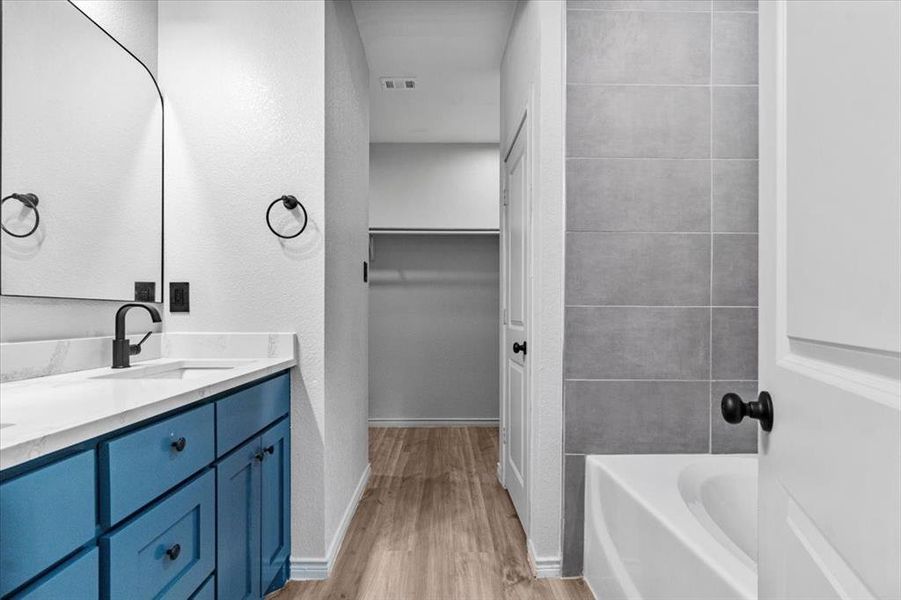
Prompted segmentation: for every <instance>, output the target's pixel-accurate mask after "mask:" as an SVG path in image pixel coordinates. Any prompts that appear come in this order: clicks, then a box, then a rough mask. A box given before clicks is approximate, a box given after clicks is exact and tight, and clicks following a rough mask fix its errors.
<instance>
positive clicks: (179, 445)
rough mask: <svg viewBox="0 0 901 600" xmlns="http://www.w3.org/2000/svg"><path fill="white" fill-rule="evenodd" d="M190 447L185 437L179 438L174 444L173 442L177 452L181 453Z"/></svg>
mask: <svg viewBox="0 0 901 600" xmlns="http://www.w3.org/2000/svg"><path fill="white" fill-rule="evenodd" d="M187 445H188V440H186V439H185V438H183V437H180V438H178V439H177V440H175V441H174V442H172V447H173V448H175V451H176V452H181V451H182V450H184V449H185V446H187Z"/></svg>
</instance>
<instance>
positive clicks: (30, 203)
mask: <svg viewBox="0 0 901 600" xmlns="http://www.w3.org/2000/svg"><path fill="white" fill-rule="evenodd" d="M10 198H12V199H13V200H18V201H19V202H21V203H22V204H24V205H25V206H27V207H28V208H30V209H31V210H33V211H34V227H32V228H31V229H30V230H29V231H28V233H15V232H13V231H10V230H9V229H7V228H6V225H4V224H3V223H2V222H0V228H2V229H3V231H4V232H5V233H8V234H9V235H11V236H13V237H17V238H27V237H28V236H30V235H31V234H32V233H34V232H35V231H37V230H38V225H40V223H41V213H39V212H38V197H37V196H36V195H34V194H10V195H9V196H5V197H4V198H3V200H0V206H3V203H4V202H6V201H7V200H9V199H10Z"/></svg>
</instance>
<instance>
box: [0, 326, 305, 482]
mask: <svg viewBox="0 0 901 600" xmlns="http://www.w3.org/2000/svg"><path fill="white" fill-rule="evenodd" d="M179 335H180V336H181V338H184V337H185V336H187V338H188V339H189V340H191V342H192V343H190V346H191V347H192V349H191V350H189V351H185V352H176V355H175V356H167V357H165V358H158V359H154V360H148V361H142V362H133V363H132V364H133V368H144V367H148V366H152V367H156V366H157V365H168V364H170V363H178V362H181V361H185V360H188V361H190V363H194V364H197V363H203V362H204V361H205V360H210V361H220V362H221V361H226V362H228V361H230V363H231V368H227V369H211V370H210V372H209V373H201V374H199V375H196V376H194V377H193V378H191V379H140V378H138V379H131V378H115V377H109V378H103V377H102V376H104V375H113V374H114V373H115V374H116V375H118V374H119V373H122V372H123V370H114V369H111V368H109V367H104V368H99V369H90V370H84V371H76V372H72V373H65V374H60V375H51V376H48V377H37V378H33V379H23V380H19V381H13V382H9V383H3V384H0V470H2V469H6V468H9V467H13V466H16V465H19V464H21V463H24V462H26V461H29V460H32V459H34V458H38V457H40V456H45V455H47V454H50V453H52V452H55V451H57V450H61V449H63V448H67V447H69V446H72V445H75V444H78V443H81V442H84V441H86V440H89V439H92V438H94V437H97V436H99V435H103V434H106V433H109V432H111V431H115V430H116V429H119V428H122V427H126V426H128V425H133V424H135V423H138V422H140V421H143V420H145V419H149V418H151V417H155V416H158V415H161V414H163V413H166V412H169V411H171V410H173V409H177V408H181V407H183V406H187V405H189V404H191V403H193V402H197V401H198V400H201V399H203V398H207V397H210V396H212V395H215V394H218V393H220V392H224V391H227V390H229V389H232V388H235V387H237V386H240V385H243V384H245V383H249V382H251V381H254V380H256V379H260V378H262V377H266V376H267V375H272V374H274V373H278V372H280V371H284V370H285V369H289V368H291V367H293V366H294V365H296V364H297V360H296V358H295V353H294V348H293V345H294V344H293V341H294V336H293V334H238V335H239V336H241V338H240V343H235V342H233V341H232V340H226V341H223V340H224V338H223V336H221V335H219V336H216V337H214V336H200V335H196V336H195V335H192V334H179ZM251 335H254V336H259V337H263V336H265V335H268V338H267V339H266V340H265V341H264V340H253V339H251V338H250V337H249V336H251ZM273 336H278V339H276V341H275V343H273V341H272V340H273ZM283 336H290V339H284V337H283ZM191 338H193V340H192V339H191ZM173 341H175V340H173ZM177 342H178V343H177V344H176V343H173V344H172V346H173V347H174V348H180V347H181V346H184V339H179V340H177ZM248 342H249V343H248ZM254 342H256V343H254ZM260 342H263V343H268V346H269V347H268V351H266V350H265V346H264V351H263V352H260V353H258V354H257V356H256V357H255V356H248V354H253V352H246V351H241V352H236V351H235V348H237V347H241V348H242V350H243V349H244V348H247V347H248V346H256V347H259V346H260V345H261V344H260ZM165 345H167V344H166V341H165V340H164V346H165ZM273 345H274V346H275V347H277V349H278V351H273V350H272V348H273ZM260 355H262V357H259V356H260ZM267 355H268V356H267Z"/></svg>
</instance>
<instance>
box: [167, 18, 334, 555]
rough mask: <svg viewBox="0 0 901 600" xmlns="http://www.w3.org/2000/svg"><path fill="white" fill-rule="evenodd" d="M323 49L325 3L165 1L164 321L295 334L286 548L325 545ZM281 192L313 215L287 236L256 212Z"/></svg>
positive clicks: (282, 219)
mask: <svg viewBox="0 0 901 600" xmlns="http://www.w3.org/2000/svg"><path fill="white" fill-rule="evenodd" d="M324 47H325V42H324V14H323V5H322V3H319V2H277V1H259V2H237V1H236V2H189V1H185V2H163V3H162V4H161V5H160V61H159V70H160V79H161V87H162V89H163V94H164V97H165V102H166V201H167V202H166V223H165V225H166V279H167V280H168V281H188V282H190V283H191V312H190V313H170V314H167V318H166V328H167V329H168V330H170V331H291V332H296V333H297V337H298V343H299V347H298V353H299V358H300V368H299V369H295V370H294V373H293V376H292V396H293V402H292V415H291V416H292V420H293V428H292V471H291V477H292V480H293V482H294V485H293V489H292V505H293V506H294V507H295V509H294V511H293V515H292V556H323V555H324V553H325V546H326V535H325V501H326V496H325V489H326V487H325V389H324V379H325V368H324V356H325V341H324V338H325V333H324V330H325V292H324V290H325V276H324V272H325V258H324V253H323V247H324V240H323V237H324V228H325V226H324V220H325V207H324V177H325V175H324V170H325V169H324V154H325V151H324V140H323V132H324V122H325V107H324V102H325V98H324V94H323V81H324V66H325V57H324ZM282 194H294V195H296V196H297V197H298V198H299V199H300V200H301V201H302V202H303V203H304V205H305V206H306V209H307V211H308V213H309V219H310V223H309V225H308V227H307V231H306V232H305V233H304V234H303V235H302V236H300V237H298V238H295V239H293V240H289V241H280V240H279V238H277V237H275V236H274V235H273V234H272V233H271V232H270V231H269V229H268V228H267V227H266V222H265V220H264V214H265V211H266V207H267V205H268V204H269V203H270V202H271V201H272V200H273V199H275V198H278V197H279V196H280V195H282ZM276 209H278V210H282V209H281V208H280V207H276ZM276 209H273V211H274V215H275V220H276V223H277V226H279V227H283V228H285V230H286V231H287V230H288V229H289V227H291V226H292V225H294V224H295V223H291V221H292V220H293V219H292V217H291V216H290V215H289V213H287V212H277V211H276ZM342 443H343V442H342Z"/></svg>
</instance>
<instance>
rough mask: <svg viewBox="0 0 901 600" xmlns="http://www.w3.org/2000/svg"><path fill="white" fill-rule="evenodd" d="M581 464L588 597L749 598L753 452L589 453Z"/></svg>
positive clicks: (753, 569) (753, 583)
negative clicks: (747, 453)
mask: <svg viewBox="0 0 901 600" xmlns="http://www.w3.org/2000/svg"><path fill="white" fill-rule="evenodd" d="M585 471H586V473H585V562H584V574H585V580H586V581H587V582H588V584H589V585H590V586H591V589H592V591H593V592H594V594H595V597H597V598H599V599H602V600H615V599H618V598H628V599H631V600H637V599H640V598H643V599H646V600H658V599H659V600H664V599H666V600H668V599H671V598H685V599H689V598H690V599H692V600H703V599H715V600H725V599H729V598H737V599H742V600H756V598H757V457H756V456H753V455H729V456H716V455H704V454H693V455H684V454H675V455H656V454H649V455H642V456H636V455H630V456H589V457H588V458H587V459H586V461H585Z"/></svg>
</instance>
